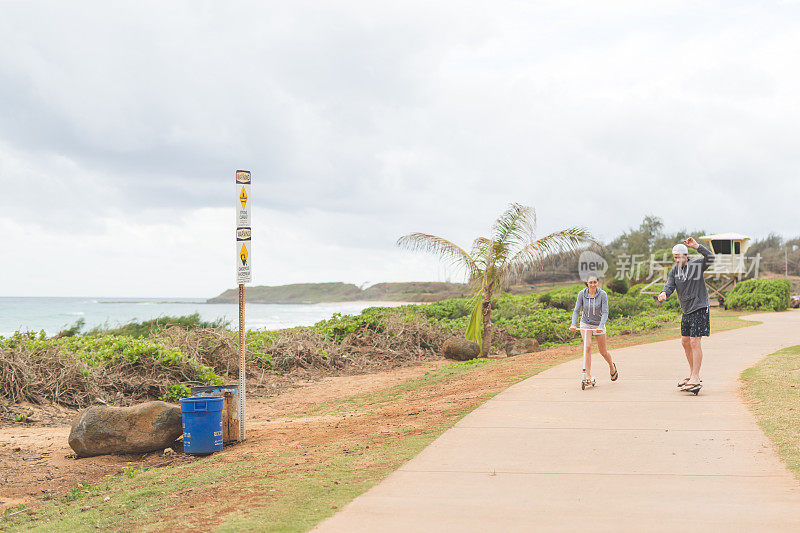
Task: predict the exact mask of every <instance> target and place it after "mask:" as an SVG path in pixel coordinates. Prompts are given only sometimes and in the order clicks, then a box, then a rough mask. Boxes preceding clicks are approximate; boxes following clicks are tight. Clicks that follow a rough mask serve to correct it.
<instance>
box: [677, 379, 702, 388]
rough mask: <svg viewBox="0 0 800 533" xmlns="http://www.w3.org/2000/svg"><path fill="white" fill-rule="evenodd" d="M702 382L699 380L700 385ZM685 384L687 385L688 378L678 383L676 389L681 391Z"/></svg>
mask: <svg viewBox="0 0 800 533" xmlns="http://www.w3.org/2000/svg"><path fill="white" fill-rule="evenodd" d="M702 382H703V380H702V379H701V380H700V383H702ZM687 383H689V378H685V379H684V380H683V381H681V382H680V383H678V388H679V389H682V388H683V387H685V386H686V384H687Z"/></svg>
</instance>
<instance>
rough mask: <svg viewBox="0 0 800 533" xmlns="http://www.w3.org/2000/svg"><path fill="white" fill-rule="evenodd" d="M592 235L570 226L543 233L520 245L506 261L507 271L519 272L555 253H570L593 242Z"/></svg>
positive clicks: (538, 263) (537, 264) (534, 266)
mask: <svg viewBox="0 0 800 533" xmlns="http://www.w3.org/2000/svg"><path fill="white" fill-rule="evenodd" d="M596 242H597V241H595V239H594V237H592V234H591V233H589V231H587V230H586V229H585V228H581V227H572V228H567V229H565V230H561V231H556V232H553V233H551V234H549V235H545V236H543V237H540V238H538V239H536V240H535V241H533V242H531V243H529V244H527V245H526V246H524V247H522V248H521V249H520V250H519V251H518V252H517V253H516V254H514V256H513V257H512V258H511V259H510V260H509V261H508V271H509V272H508V273H509V274H510V273H512V272H513V273H516V274H518V273H521V272H522V271H523V270H525V269H528V268H536V267H538V266H539V265H540V264H541V263H542V261H544V260H545V259H546V258H548V257H552V256H553V255H557V254H572V253H576V252H577V251H578V249H579V248H580V247H581V246H582V245H584V244H587V243H595V244H596Z"/></svg>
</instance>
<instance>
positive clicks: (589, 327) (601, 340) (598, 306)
mask: <svg viewBox="0 0 800 533" xmlns="http://www.w3.org/2000/svg"><path fill="white" fill-rule="evenodd" d="M598 285H599V281H598V279H597V276H589V279H587V280H586V288H585V289H582V290H581V292H579V293H578V298H577V299H576V300H575V309H573V311H572V324H571V325H570V327H569V329H570V330H572V331H578V327H576V325H575V324H576V323H577V322H578V318H579V317H580V329H581V337H583V336H584V335H587V336H589V338H588V339H587V340H588V342H587V346H586V352H587V353H586V378H587V379H591V377H592V355H591V352H592V336H594V337H595V338H596V339H597V348H598V350H600V355H602V356H603V359H605V360H606V363H608V370H609V372H611V381H617V378H619V373H618V372H617V365H615V364H614V361H612V360H611V354H610V353H608V350H607V349H606V321H607V320H608V295H607V294H606V292H605V291H604V290H603V289H601V288H600V287H598Z"/></svg>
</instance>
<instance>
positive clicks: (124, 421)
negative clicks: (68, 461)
mask: <svg viewBox="0 0 800 533" xmlns="http://www.w3.org/2000/svg"><path fill="white" fill-rule="evenodd" d="M182 433H183V427H182V417H181V409H180V407H177V406H175V405H170V404H168V403H165V402H147V403H143V404H139V405H134V406H131V407H105V406H99V405H98V406H93V407H90V408H88V409H86V410H85V411H84V412H83V413H81V415H80V416H79V417H78V419H77V420H75V423H74V424H72V430H71V431H70V432H69V445H70V447H71V448H72V449H73V450H75V453H76V454H78V457H92V456H94V455H106V454H126V453H146V452H154V451H158V450H163V449H164V448H167V447H169V446H171V445H172V443H173V442H175V439H177V438H178V437H180V436H181V434H182Z"/></svg>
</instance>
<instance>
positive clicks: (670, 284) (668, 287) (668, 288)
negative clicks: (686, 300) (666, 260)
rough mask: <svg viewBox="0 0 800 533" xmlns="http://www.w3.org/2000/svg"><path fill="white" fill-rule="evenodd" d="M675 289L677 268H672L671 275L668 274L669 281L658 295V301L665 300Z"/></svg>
mask: <svg viewBox="0 0 800 533" xmlns="http://www.w3.org/2000/svg"><path fill="white" fill-rule="evenodd" d="M674 291H675V269H674V268H671V269H670V271H669V276H667V282H666V283H665V284H664V288H663V289H661V294H659V295H658V301H659V302H663V301H664V300H666V299H667V298H669V295H670V294H672V293H673V292H674Z"/></svg>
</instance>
